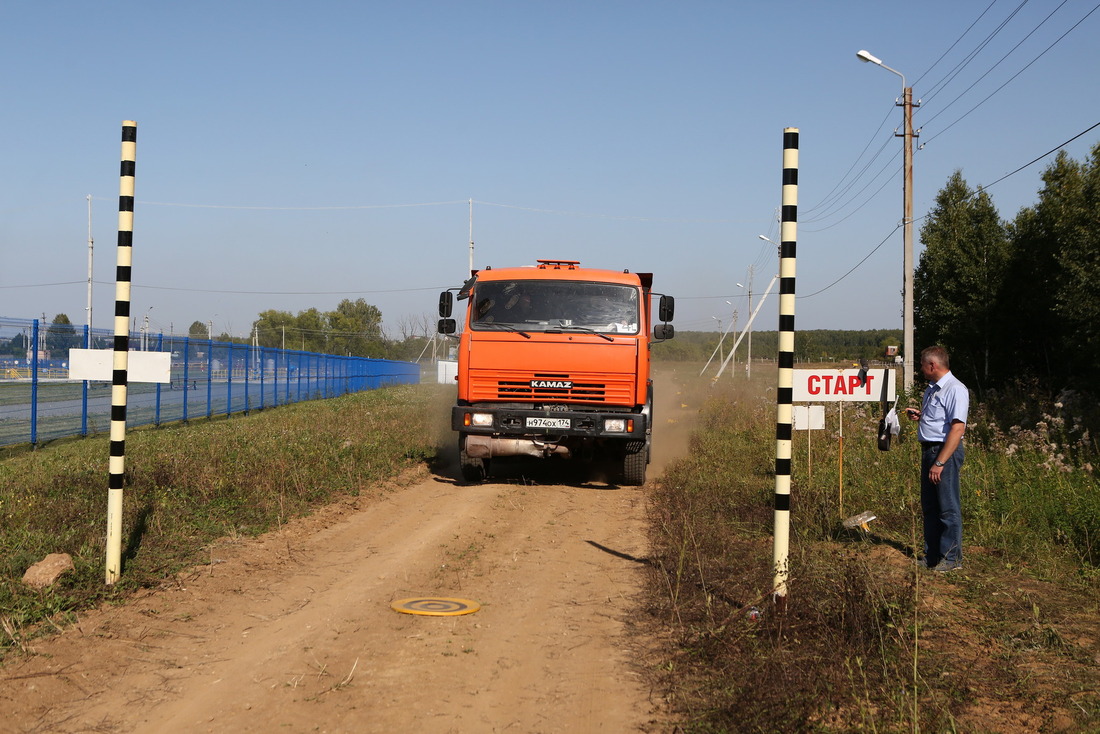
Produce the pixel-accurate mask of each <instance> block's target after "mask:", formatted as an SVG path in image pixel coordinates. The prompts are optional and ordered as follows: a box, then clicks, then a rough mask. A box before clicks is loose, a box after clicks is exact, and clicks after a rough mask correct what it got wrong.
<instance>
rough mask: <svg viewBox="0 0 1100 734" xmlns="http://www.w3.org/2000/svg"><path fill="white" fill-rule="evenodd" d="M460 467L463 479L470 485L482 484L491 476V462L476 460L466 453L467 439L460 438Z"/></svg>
mask: <svg viewBox="0 0 1100 734" xmlns="http://www.w3.org/2000/svg"><path fill="white" fill-rule="evenodd" d="M458 467H459V470H460V471H461V472H462V479H463V481H465V482H466V483H468V484H480V483H481V482H484V481H485V478H486V477H487V476H489V462H488V460H487V459H475V458H473V457H472V456H470V455H469V454H467V453H466V438H465V436H459V438H458Z"/></svg>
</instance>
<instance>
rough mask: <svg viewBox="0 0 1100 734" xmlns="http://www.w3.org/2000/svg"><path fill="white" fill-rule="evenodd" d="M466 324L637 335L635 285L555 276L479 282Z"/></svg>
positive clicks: (474, 327) (489, 328)
mask: <svg viewBox="0 0 1100 734" xmlns="http://www.w3.org/2000/svg"><path fill="white" fill-rule="evenodd" d="M472 304H473V305H472V309H473V313H471V314H470V327H471V328H472V329H474V330H478V331H481V330H485V331H488V330H493V331H497V330H499V329H500V325H502V324H506V325H508V326H513V327H515V328H517V329H522V330H524V331H529V332H563V331H566V332H567V331H569V330H570V329H571V328H572V329H574V330H576V331H578V332H594V333H597V334H637V333H638V326H639V324H640V321H641V319H640V311H639V304H638V289H637V288H631V287H630V286H626V285H614V284H610V283H582V282H575V281H559V280H501V281H480V282H478V283H477V285H476V287H475V288H474V292H473V298H472Z"/></svg>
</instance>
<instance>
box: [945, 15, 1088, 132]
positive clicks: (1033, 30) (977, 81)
mask: <svg viewBox="0 0 1100 734" xmlns="http://www.w3.org/2000/svg"><path fill="white" fill-rule="evenodd" d="M1067 2H1069V0H1062V3H1061V5H1059V6H1058V7H1057V8H1055V9H1054V10H1052V11H1050V14H1049V15H1047V17H1045V18H1043V20H1042V21H1041V22H1040V23H1039V25H1037V26H1035V27H1034V28H1032V29H1031V31H1030V32H1029V33H1028V34H1027V35H1026V36H1024V37H1023V38H1021V39H1020V40H1019V42H1018V43H1017V44H1016V45H1015V46H1013V47H1012V48H1011V49H1009V51H1008V53H1006V54H1005V55H1004V56H1002V57H1001V58H1000V59H998V60H997V63H995V64H993V66H991V67H989V68H988V69H986V72H985V73H984V74H982V75H981V76H980V77H978V78H977V79H975V80H974V82H973V83H972V84H971V85H970V86H969V87H967V88H966V89H964V90H963V91H962V92H960V93H959V94H958V96H956V97H955V99H953V100H951V101H950V102H948V103H947V105H946V106H944V107H942V108H940V111H939V112H937V113H936V114H934V115H932V117H930V118H928V119H927V120H926V121H925V122H924V124H925V125H928V124H930V123H931V122H932V120H935V119H936V118H937V117H939V116H940V115H942V114H943V113H944V112H946V111H947V110H949V109H951V106H952V105H953V104H955V103H956V102H958V101H959V100H960V99H961V98H962V97H963V95H965V94H966V93H967V92H969V91H970V90H971V89H973V88H974V87H976V86H977V85H978V83H979V82H980V81H981V80H982V79H985V78H986V77H987V76H989V74H990V73H991V72H992V71H993V70H994V69H996V68H997V67H998V66H1000V65H1001V64H1003V63H1004V61H1005V59H1007V58H1008V57H1009V56H1011V55H1012V54H1013V53H1014V52H1015V51H1016V49H1018V48H1019V47H1020V46H1022V45H1023V44H1024V42H1025V41H1027V39H1029V38H1031V37H1032V36H1033V35H1034V34H1035V32H1036V31H1038V30H1039V29H1040V28H1042V27H1043V26H1044V25H1045V24H1046V22H1047V21H1048V20H1050V19H1051V18H1052V17H1053V16H1054V14H1055V13H1057V12H1058V11H1059V10H1061V8H1062V6H1063V5H1065V4H1066V3H1067ZM1094 10H1095V8H1094ZM1086 17H1088V16H1086ZM1079 24H1080V21H1078V25H1079ZM1074 27H1076V26H1074ZM1070 30H1072V29H1070ZM1068 32H1069V31H1067V33H1068ZM1062 37H1063V38H1064V37H1065V34H1063V35H1062ZM1058 40H1059V41H1060V40H1061V38H1059V39H1058ZM1056 43H1058V41H1055V42H1054V44H1056ZM1054 44H1051V45H1050V47H1048V48H1047V51H1049V50H1050V48H1053V46H1054ZM1043 53H1046V51H1044V52H1043ZM1039 56H1042V54H1040V55H1039ZM1039 56H1036V57H1035V59H1032V61H1031V63H1029V64H1028V66H1031V64H1034V63H1035V61H1037V60H1038V58H1039ZM1026 68H1027V66H1025V67H1024V69H1026ZM1020 71H1023V69H1021V70H1020ZM1017 74H1019V72H1017ZM1015 78H1016V77H1013V79H1015ZM1009 81H1011V79H1010V80H1009ZM997 91H1000V88H999V87H998V90H997ZM994 93H996V92H994ZM982 101H983V102H984V101H985V100H982Z"/></svg>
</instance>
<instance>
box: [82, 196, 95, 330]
mask: <svg viewBox="0 0 1100 734" xmlns="http://www.w3.org/2000/svg"><path fill="white" fill-rule="evenodd" d="M93 244H94V243H93V241H92V195H91V194H88V331H89V332H91V330H92V250H93V249H94V248H93ZM84 348H85V349H90V348H91V347H90V346H88V345H85V346H84Z"/></svg>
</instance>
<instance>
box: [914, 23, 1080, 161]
mask: <svg viewBox="0 0 1100 734" xmlns="http://www.w3.org/2000/svg"><path fill="white" fill-rule="evenodd" d="M1098 9H1100V4H1097V5H1095V6H1094V7H1093V9H1092V10H1090V11H1089V12H1088V13H1086V14H1085V16H1084V17H1083V18H1081V20H1079V21H1077V22H1076V23H1074V24H1073V25H1072V26H1071V27H1070V28H1069V30H1067V31H1066V32H1065V33H1063V34H1062V35H1060V36H1058V38H1057V39H1055V41H1054V43H1052V44H1050V45H1049V46H1047V47H1046V48H1045V49H1043V51H1042V53H1040V54H1039V55H1038V56H1036V57H1035V58H1034V59H1032V60H1031V61H1029V62H1028V63H1027V65H1026V66H1024V68H1022V69H1020V70H1019V71H1018V72H1016V73H1015V74H1013V75H1012V76H1011V77H1009V78H1008V80H1007V81H1005V83H1004V84H1002V85H1001V86H999V87H997V88H996V89H994V90H993V91H992V92H990V93H989V95H988V96H986V97H985V99H983V100H982V101H981V102H979V103H978V104H976V105H974V106H973V107H971V108H970V109H969V110H967V111H966V112H965V113H964V114H963V115H962V116H961V117H959V118H958V119H956V120H955V121H954V122H952V123H951V124H950V125H948V126H947V127H945V128H943V129H942V130H940V131H939V132H938V133H936V134H935V135H933V136H932V137H930V138H929V139H928V140H927V141H926V142H925V143H924V144H923V145H927V144H928V143H931V142H932V141H933V140H935V139H936V138H938V137H939V136H940V135H943V134H944V133H945V132H947V131H948V130H950V129H951V128H952V127H954V126H955V125H956V124H958V123H959V122H962V120H963V119H965V118H966V117H967V116H968V115H969V114H970V113H971V112H973V111H974V110H976V109H978V108H979V107H981V106H982V105H983V104H985V103H986V102H988V101H989V98H990V97H992V96H993V95H995V94H997V92H999V91H1001V90H1002V89H1004V88H1005V87H1006V86H1008V85H1009V84H1010V83H1011V82H1012V81H1013V80H1014V79H1016V77H1018V76H1020V74H1023V73H1024V72H1025V71H1027V69H1028V68H1029V67H1030V66H1031V65H1032V64H1034V63H1035V62H1036V61H1038V60H1039V59H1041V58H1042V57H1043V56H1044V55H1045V54H1046V53H1047V51H1050V50H1051V49H1052V48H1054V47H1055V46H1056V45H1058V43H1060V42H1061V40H1062V39H1063V38H1065V37H1066V36H1068V35H1069V34H1070V33H1071V32H1073V30H1074V29H1076V28H1077V26H1079V25H1081V24H1082V23H1084V22H1085V21H1086V20H1087V19H1088V18H1089V16H1091V15H1092V14H1093V13H1095V12H1096V11H1097V10H1098Z"/></svg>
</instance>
